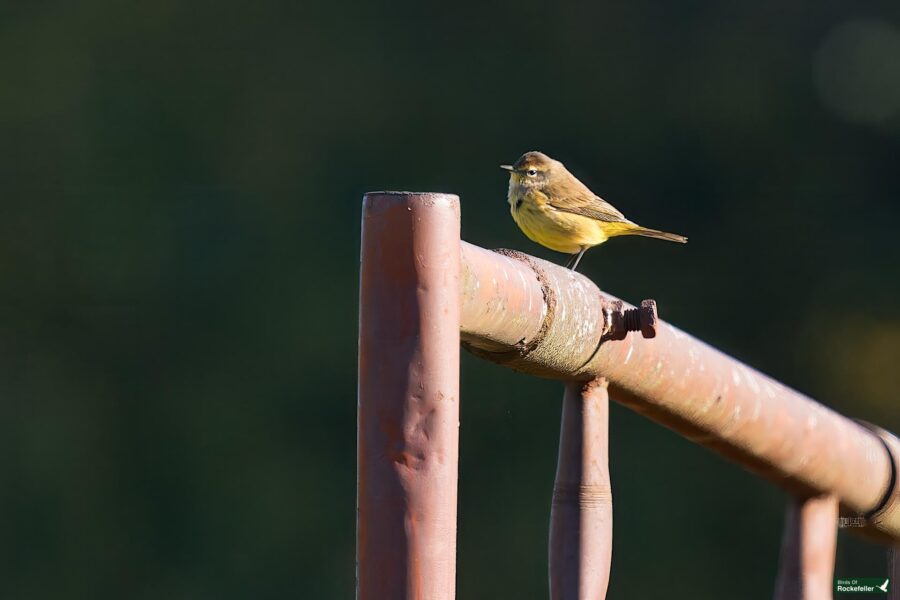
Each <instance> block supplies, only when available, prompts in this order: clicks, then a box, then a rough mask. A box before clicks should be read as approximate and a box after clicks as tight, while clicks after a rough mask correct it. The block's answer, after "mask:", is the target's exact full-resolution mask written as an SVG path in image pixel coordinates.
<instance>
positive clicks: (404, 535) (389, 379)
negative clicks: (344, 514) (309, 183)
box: [357, 192, 460, 600]
mask: <svg viewBox="0 0 900 600" xmlns="http://www.w3.org/2000/svg"><path fill="white" fill-rule="evenodd" d="M361 260H362V264H361V269H360V326H359V398H358V401H359V406H358V440H357V452H358V454H357V468H358V473H357V598H358V599H360V600H397V599H400V600H413V599H426V598H427V599H428V600H452V598H453V597H454V595H455V587H456V585H455V578H456V494H457V462H458V454H459V452H458V449H459V285H460V284H459V274H460V262H459V260H460V240H459V198H457V197H456V196H453V195H449V194H413V193H404V192H373V193H369V194H367V195H366V197H365V200H364V202H363V233H362V248H361Z"/></svg>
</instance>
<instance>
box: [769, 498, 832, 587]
mask: <svg viewBox="0 0 900 600" xmlns="http://www.w3.org/2000/svg"><path fill="white" fill-rule="evenodd" d="M837 521H838V501H837V498H835V497H834V496H832V495H823V496H813V497H809V498H796V497H792V498H791V499H790V501H789V502H788V506H787V511H786V515H785V526H784V535H783V537H782V539H781V564H780V566H779V572H778V579H777V581H776V584H775V600H831V598H832V589H833V584H834V581H833V577H834V554H835V549H836V547H837Z"/></svg>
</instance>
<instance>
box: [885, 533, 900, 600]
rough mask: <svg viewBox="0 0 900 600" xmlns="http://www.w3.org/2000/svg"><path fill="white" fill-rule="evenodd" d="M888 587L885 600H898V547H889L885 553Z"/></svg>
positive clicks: (899, 577) (899, 552) (899, 560)
mask: <svg viewBox="0 0 900 600" xmlns="http://www.w3.org/2000/svg"><path fill="white" fill-rule="evenodd" d="M887 558H888V564H887V567H888V578H889V579H890V580H891V583H890V585H889V586H888V598H887V600H900V546H890V547H888V551H887Z"/></svg>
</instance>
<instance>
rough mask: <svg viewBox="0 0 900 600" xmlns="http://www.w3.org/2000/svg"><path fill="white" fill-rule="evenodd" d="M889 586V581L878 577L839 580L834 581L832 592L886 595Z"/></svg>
mask: <svg viewBox="0 0 900 600" xmlns="http://www.w3.org/2000/svg"><path fill="white" fill-rule="evenodd" d="M890 585H891V580H890V579H881V578H878V577H858V578H853V579H846V578H841V579H835V580H834V591H835V593H838V594H887V593H888V591H889V588H890Z"/></svg>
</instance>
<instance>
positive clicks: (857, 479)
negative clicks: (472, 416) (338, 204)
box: [460, 242, 900, 540]
mask: <svg viewBox="0 0 900 600" xmlns="http://www.w3.org/2000/svg"><path fill="white" fill-rule="evenodd" d="M500 252H501V253H498V252H492V251H489V250H485V249H483V248H479V247H477V246H473V245H471V244H467V243H465V242H463V243H462V289H461V290H460V294H461V295H460V299H461V301H460V304H461V325H462V340H463V342H464V345H465V346H466V347H467V348H468V349H469V350H471V351H472V352H473V353H475V354H476V355H478V356H481V357H483V358H486V359H489V360H493V361H495V362H497V363H500V364H503V365H505V366H508V367H510V368H513V369H516V370H519V371H523V372H526V373H531V374H535V375H541V376H545V377H552V378H558V379H565V380H580V381H588V380H591V379H595V378H598V377H605V378H607V379H608V380H609V382H610V392H611V395H612V397H613V399H615V400H616V401H618V402H620V403H622V404H625V405H626V406H628V407H630V408H632V409H633V410H635V411H637V412H639V413H641V414H643V415H645V416H647V417H649V418H651V419H653V420H654V421H657V422H659V423H661V424H663V425H666V426H667V427H670V428H672V429H674V430H675V431H677V432H679V433H680V434H681V435H683V436H685V437H687V438H689V439H691V440H693V441H695V442H697V443H699V444H702V445H704V446H707V447H709V448H712V449H713V450H715V451H717V452H719V453H720V454H722V455H724V456H726V457H728V458H730V459H732V460H734V461H736V462H738V463H739V464H741V465H743V466H744V467H746V468H748V469H750V470H751V471H753V472H755V473H757V474H759V475H761V476H764V477H766V478H768V479H770V480H772V481H774V482H775V483H777V484H778V485H780V486H782V487H784V488H785V489H787V490H789V491H791V492H793V493H795V494H798V495H800V496H803V497H806V496H812V495H818V494H833V495H835V496H837V498H838V499H839V500H840V501H841V503H842V508H843V510H844V512H845V514H849V515H854V516H856V515H866V516H869V517H872V518H871V519H870V520H869V523H870V525H871V527H870V529H874V530H878V531H879V532H881V533H882V534H884V535H885V536H887V537H888V538H890V539H893V540H898V539H900V508H898V507H900V497H898V492H897V490H896V489H894V488H893V482H894V479H895V478H894V477H893V476H892V473H893V465H892V459H891V456H890V454H889V452H888V451H887V450H886V444H885V443H883V442H882V441H881V440H880V439H879V438H878V436H877V435H875V434H874V433H872V432H870V431H868V430H866V429H865V428H863V427H862V426H861V425H859V424H857V423H855V422H853V421H851V420H850V419H847V418H845V417H843V416H841V415H839V414H838V413H836V412H834V411H832V410H831V409H829V408H826V407H825V406H822V405H821V404H818V403H816V402H815V401H813V400H811V399H810V398H808V397H806V396H804V395H802V394H800V393H798V392H796V391H794V390H791V389H790V388H788V387H786V386H784V385H782V384H780V383H778V382H777V381H775V380H773V379H771V378H769V377H767V376H765V375H763V374H761V373H759V372H758V371H755V370H753V369H751V368H749V367H747V366H746V365H744V364H742V363H740V362H738V361H736V360H734V359H733V358H731V357H729V356H727V355H725V354H723V353H721V352H719V351H717V350H715V349H714V348H711V347H710V346H707V345H706V344H704V343H703V342H700V341H698V340H696V339H694V338H692V337H691V336H689V335H687V334H685V333H683V332H681V331H679V330H678V329H676V328H675V327H672V326H671V325H668V324H667V323H665V322H663V321H660V322H659V323H658V324H657V327H656V337H655V338H653V339H643V338H641V337H640V336H639V335H637V334H634V333H632V334H629V335H628V336H627V337H625V339H621V340H616V339H611V337H610V336H609V335H608V333H607V329H608V325H607V323H606V318H605V316H604V311H603V304H601V302H602V301H603V300H604V299H605V301H606V302H608V301H610V300H615V298H614V297H613V296H610V295H608V294H604V293H602V292H600V290H599V289H597V287H596V286H595V285H594V284H593V282H591V281H590V280H589V279H587V278H586V277H584V276H582V275H580V274H578V273H573V272H571V271H569V270H567V269H564V268H562V267H560V266H558V265H554V264H552V263H549V262H546V261H543V260H540V259H537V258H534V257H529V256H526V255H524V254H521V253H516V252H509V251H506V252H505V254H504V253H502V252H503V251H500ZM626 306H628V305H626ZM522 308H524V309H525V310H524V311H523V310H522ZM660 312H661V313H663V314H665V304H663V305H662V306H661V308H660ZM887 435H888V437H890V438H891V439H894V438H893V436H890V434H887ZM888 445H890V444H888ZM897 446H898V448H900V444H898V445H897ZM854 531H862V532H863V533H865V532H866V531H865V530H861V529H860V528H855V529H854Z"/></svg>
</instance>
